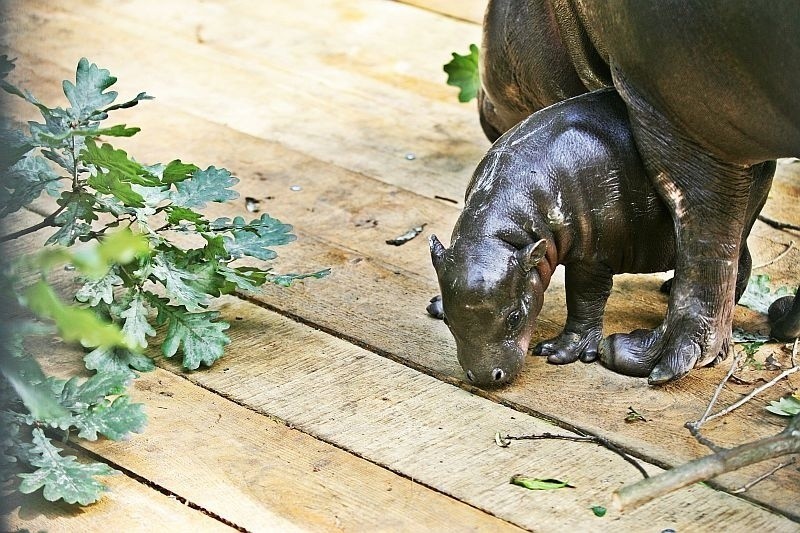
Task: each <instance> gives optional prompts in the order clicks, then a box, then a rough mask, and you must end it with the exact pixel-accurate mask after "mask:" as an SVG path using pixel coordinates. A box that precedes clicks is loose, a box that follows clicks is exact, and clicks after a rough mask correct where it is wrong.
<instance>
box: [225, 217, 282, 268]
mask: <svg viewBox="0 0 800 533" xmlns="http://www.w3.org/2000/svg"><path fill="white" fill-rule="evenodd" d="M214 222H215V223H217V222H219V219H218V220H216V221H214ZM232 226H233V227H236V228H241V229H234V230H232V231H231V233H232V235H233V237H232V238H231V237H228V236H225V237H224V241H225V249H226V250H227V251H228V253H229V254H230V255H231V257H233V258H234V259H236V258H239V257H244V256H249V257H255V258H257V259H263V260H268V259H274V258H275V257H277V255H278V254H277V253H275V251H273V250H270V249H269V248H268V247H269V246H280V245H284V244H288V243H290V242H292V241H294V240H296V239H297V237H296V236H295V235H294V234H292V233H291V231H292V226H290V225H289V224H284V223H282V222H281V221H280V220H278V219H275V218H272V217H270V216H269V215H267V214H266V213H265V214H263V215H261V218H259V219H256V220H253V221H252V222H250V224H246V225H245V224H244V219H243V218H242V217H236V218H234V219H233V221H232ZM213 227H214V226H213V225H212V228H213Z"/></svg>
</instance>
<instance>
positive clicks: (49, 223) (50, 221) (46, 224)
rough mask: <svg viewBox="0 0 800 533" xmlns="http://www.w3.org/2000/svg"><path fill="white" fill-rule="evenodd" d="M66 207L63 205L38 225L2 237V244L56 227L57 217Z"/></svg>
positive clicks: (0, 239)
mask: <svg viewBox="0 0 800 533" xmlns="http://www.w3.org/2000/svg"><path fill="white" fill-rule="evenodd" d="M66 207H67V206H66V204H65V205H62V206H61V207H59V208H58V209H56V210H55V211H54V212H52V213H50V214H49V215H47V216H46V217H44V218H43V219H42V221H41V222H39V223H38V224H34V225H33V226H29V227H27V228H23V229H21V230H19V231H15V232H14V233H9V234H8V235H3V236H2V237H0V243H2V242H8V241H13V240H14V239H19V238H20V237H22V236H24V235H28V234H29V233H33V232H35V231H39V230H40V229H42V228H48V227H52V226H55V225H56V224H55V220H56V217H57V216H58V215H59V214H61V212H62V211H63V210H64V209H65V208H66Z"/></svg>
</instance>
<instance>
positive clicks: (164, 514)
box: [0, 451, 235, 533]
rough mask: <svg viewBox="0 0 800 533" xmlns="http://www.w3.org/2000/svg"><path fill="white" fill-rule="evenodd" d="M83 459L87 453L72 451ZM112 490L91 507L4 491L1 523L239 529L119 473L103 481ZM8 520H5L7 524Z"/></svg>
mask: <svg viewBox="0 0 800 533" xmlns="http://www.w3.org/2000/svg"><path fill="white" fill-rule="evenodd" d="M69 453H70V455H76V456H78V457H79V458H82V457H83V456H84V454H81V453H80V452H74V451H70V452H69ZM103 481H104V483H106V484H107V485H108V486H109V489H110V490H109V492H107V493H105V495H104V496H103V498H102V499H101V500H100V501H98V502H97V503H95V504H92V505H90V506H87V507H79V506H77V505H69V504H66V503H64V502H58V503H52V502H48V501H46V500H45V499H44V498H43V497H42V493H41V491H36V492H35V493H33V494H20V493H18V492H13V493H8V492H3V493H2V494H1V495H2V498H1V499H0V525H2V526H5V527H6V528H8V529H4V531H23V530H26V531H65V532H67V531H70V532H71V531H74V532H76V533H85V532H94V531H97V532H101V531H142V532H145V531H153V528H154V527H155V526H156V525H157V527H158V528H159V529H160V530H162V531H188V530H191V529H194V530H195V531H235V530H234V529H233V528H231V527H229V526H227V525H225V524H223V523H222V522H220V521H218V520H215V519H214V518H212V517H210V516H208V515H207V514H205V513H203V512H202V511H200V510H197V509H192V508H191V507H188V506H186V505H184V504H183V503H181V502H179V501H178V500H177V499H175V498H172V497H170V496H168V495H165V494H162V493H160V492H158V491H156V490H154V489H151V488H150V487H147V486H145V485H143V484H141V483H139V482H137V481H135V480H133V479H132V478H130V477H128V476H126V475H124V474H117V475H114V476H108V477H105V478H103ZM3 520H4V521H3Z"/></svg>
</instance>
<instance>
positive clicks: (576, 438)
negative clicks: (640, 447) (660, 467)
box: [506, 433, 650, 479]
mask: <svg viewBox="0 0 800 533" xmlns="http://www.w3.org/2000/svg"><path fill="white" fill-rule="evenodd" d="M506 439H508V440H547V439H550V440H553V439H555V440H570V441H573V442H592V443H594V444H597V445H599V446H602V447H603V448H605V449H607V450H609V451H612V452H614V453H616V454H617V455H619V456H620V457H622V458H623V459H625V461H627V462H629V463H630V464H632V465H633V466H634V468H636V470H638V471H639V472H640V473H641V474H642V476H643V477H644V478H645V479H647V478H648V477H650V475H649V474H648V473H647V471H646V470H645V469H644V468H643V467H642V465H640V464H639V461H637V460H636V459H635V458H633V457H631V456H630V455H628V453H627V452H625V450H623V449H621V448H619V447H618V446H617V445H616V444H614V443H612V442H610V441H609V440H607V439H604V438H603V437H600V436H598V435H556V434H553V433H542V434H541V435H520V436H516V437H515V436H513V435H506Z"/></svg>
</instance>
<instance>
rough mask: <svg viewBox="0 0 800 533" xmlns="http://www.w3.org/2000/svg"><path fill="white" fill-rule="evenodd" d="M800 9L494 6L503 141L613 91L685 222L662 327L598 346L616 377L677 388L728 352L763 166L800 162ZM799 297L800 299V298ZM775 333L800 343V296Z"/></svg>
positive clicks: (661, 0) (491, 114)
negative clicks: (596, 93) (544, 117)
mask: <svg viewBox="0 0 800 533" xmlns="http://www.w3.org/2000/svg"><path fill="white" fill-rule="evenodd" d="M798 27H800V5H799V4H797V3H796V2H788V1H786V2H783V1H780V2H774V1H770V0H760V1H759V0H725V1H707V2H684V1H681V0H637V1H629V2H625V1H620V0H611V1H607V2H606V1H603V2H590V1H588V0H490V2H489V7H488V10H487V15H486V19H485V23H484V37H483V47H482V53H481V76H482V84H483V89H482V91H481V93H480V95H479V106H480V107H479V109H480V116H481V124H482V125H483V128H484V131H485V132H486V134H487V136H488V137H489V138H490V139H492V140H494V139H495V138H496V137H497V136H499V135H500V134H501V133H503V132H505V131H506V130H508V129H509V128H511V127H512V126H513V125H514V124H516V123H517V122H518V121H519V120H521V119H523V118H524V117H527V116H528V114H530V113H531V112H534V111H537V110H539V109H541V108H543V107H544V106H547V105H549V104H552V103H554V102H558V101H561V100H563V99H565V98H568V97H571V96H575V95H577V94H581V93H583V92H586V91H589V90H594V89H598V88H601V87H608V86H613V87H615V88H616V90H617V91H618V92H619V94H620V95H621V96H622V98H623V100H624V101H625V104H626V107H627V108H628V112H629V117H630V124H631V129H632V131H633V137H634V142H635V145H636V148H637V149H638V152H639V154H640V155H641V158H642V161H643V164H644V169H645V172H646V174H647V176H648V177H649V179H650V181H651V183H652V184H653V186H654V187H655V189H656V191H657V193H658V194H659V196H660V197H661V198H662V199H663V200H664V202H665V204H666V207H667V211H668V212H669V214H670V216H671V217H672V219H673V223H674V233H675V239H676V240H675V242H676V257H675V278H674V280H673V284H672V292H671V294H670V300H669V306H668V310H667V314H666V317H665V319H664V321H663V322H662V324H661V325H660V326H658V327H656V328H655V329H653V330H637V331H634V332H632V333H630V334H617V335H612V336H610V337H609V338H607V339H605V340H603V341H602V342H601V343H600V345H599V353H600V358H601V361H602V362H603V364H605V365H606V366H608V367H609V368H611V369H613V370H615V371H618V372H621V373H624V374H629V375H634V376H649V381H650V383H653V384H660V383H665V382H668V381H671V380H674V379H677V378H679V377H680V376H683V375H685V374H686V373H687V372H688V371H689V370H690V369H691V368H692V367H694V366H696V365H705V364H708V363H709V362H711V361H713V360H715V359H716V358H717V356H718V355H720V354H722V355H724V354H726V353H727V350H728V349H729V343H730V334H731V321H732V311H733V306H734V291H735V285H736V280H737V269H738V267H737V265H738V258H739V256H740V255H741V252H742V243H743V242H744V237H746V235H747V231H748V228H749V225H748V222H749V217H748V207H749V205H750V197H751V192H752V188H753V186H754V182H753V175H754V172H753V166H754V165H757V164H759V163H761V162H765V161H769V160H774V159H776V158H778V157H791V156H798V155H800V90H798V87H800V39H799V38H798V33H797V28H798ZM798 294H800V289H799V290H798ZM770 317H771V325H772V335H773V336H775V337H776V338H779V339H792V338H795V337H797V336H798V335H800V297H796V298H795V299H794V300H792V299H791V298H789V299H784V300H782V301H779V302H776V303H775V304H773V309H772V311H771V312H770Z"/></svg>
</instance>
